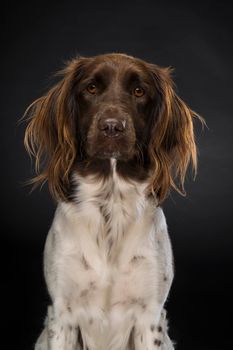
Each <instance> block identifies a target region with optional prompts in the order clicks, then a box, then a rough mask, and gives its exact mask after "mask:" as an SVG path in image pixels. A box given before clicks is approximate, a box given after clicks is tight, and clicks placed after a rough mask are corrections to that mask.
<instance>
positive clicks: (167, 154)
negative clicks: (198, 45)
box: [25, 54, 203, 202]
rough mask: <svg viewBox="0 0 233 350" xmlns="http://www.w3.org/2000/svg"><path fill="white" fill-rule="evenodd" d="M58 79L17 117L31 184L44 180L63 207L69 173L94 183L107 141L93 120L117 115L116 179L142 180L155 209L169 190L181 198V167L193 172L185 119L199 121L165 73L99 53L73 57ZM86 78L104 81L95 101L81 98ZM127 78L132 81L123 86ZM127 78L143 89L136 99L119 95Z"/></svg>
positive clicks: (193, 148)
mask: <svg viewBox="0 0 233 350" xmlns="http://www.w3.org/2000/svg"><path fill="white" fill-rule="evenodd" d="M60 74H61V76H62V80H61V81H60V82H59V83H58V84H57V85H55V86H54V87H53V88H52V89H51V90H50V91H49V92H48V93H47V94H46V95H45V96H43V97H41V98H39V99H38V100H36V101H35V102H33V103H32V104H31V105H30V106H29V107H28V109H27V110H26V112H25V116H26V117H27V118H28V120H29V124H28V126H27V129H26V133H25V147H26V149H27V151H28V152H29V154H31V155H33V156H34V157H35V159H36V172H37V176H36V177H35V178H33V179H32V180H31V183H33V184H35V185H37V184H41V183H44V182H45V181H48V186H49V189H50V191H51V193H52V195H53V196H54V197H55V198H56V199H62V200H68V198H69V183H70V175H71V172H72V171H74V169H77V171H80V172H82V173H85V171H86V173H90V172H94V173H98V172H99V174H98V175H99V176H101V172H102V169H103V168H104V169H105V170H106V171H107V172H108V169H109V171H110V167H108V166H104V167H103V164H105V163H106V156H104V155H103V154H102V153H103V150H104V149H105V148H106V147H109V142H110V141H109V139H106V138H103V136H102V134H100V132H97V129H98V127H97V124H98V118H106V115H110V114H112V115H113V116H114V118H116V119H117V118H118V119H119V118H122V115H123V114H124V118H125V119H126V120H127V128H126V130H125V132H124V133H122V134H121V135H120V142H119V141H118V143H117V145H114V147H115V148H116V147H119V149H120V157H119V161H118V165H117V167H118V170H119V173H120V174H121V175H122V176H125V177H127V178H129V179H130V178H132V177H138V179H139V180H142V179H145V178H146V177H149V186H148V194H150V193H153V194H154V193H155V194H156V195H157V196H158V199H159V202H162V201H163V200H164V199H165V198H166V196H167V195H168V193H169V190H170V188H172V187H173V188H174V189H176V190H177V191H179V192H180V193H183V194H184V179H185V174H186V171H187V168H188V165H189V163H191V165H192V166H193V168H194V171H196V167H197V155H196V145H195V139H194V132H193V118H194V117H196V118H198V119H199V120H200V121H201V122H203V119H202V118H201V117H200V116H198V115H197V114H196V113H195V112H193V111H192V110H191V109H190V108H189V107H188V106H187V105H186V104H185V103H184V102H183V101H182V99H181V98H180V97H178V96H177V94H176V92H175V91H174V87H173V82H172V79H171V69H169V68H161V67H158V66H157V65H154V64H150V63H147V62H145V61H142V60H139V59H136V58H134V57H131V56H127V55H124V54H106V55H100V56H96V57H90V58H83V57H81V58H76V59H74V60H72V61H71V62H69V63H68V65H67V67H66V68H65V69H64V70H63V71H62V72H61V73H60ZM94 74H95V76H96V77H99V76H100V78H101V79H103V78H104V79H106V81H104V82H102V83H101V84H102V85H101V84H100V86H104V89H105V90H103V89H102V90H103V91H104V92H101V91H102V90H101V89H100V92H99V93H98V94H97V96H96V97H95V99H93V98H94V97H93V96H91V95H90V94H88V93H87V92H86V86H87V83H88V78H89V77H90V76H93V75H94ZM101 74H102V75H101ZM127 74H131V76H132V77H131V78H129V79H128V81H127V82H126V80H125V79H126V78H125V77H126V76H127ZM134 75H135V76H136V78H135V77H134ZM100 78H99V79H100ZM130 79H131V80H130ZM135 79H140V81H142V82H143V84H144V85H145V87H146V88H145V92H146V94H145V96H144V97H142V98H139V99H137V98H132V96H131V95H130V94H128V93H127V88H128V87H127V86H128V85H127V84H131V85H132V84H133V82H134V81H135ZM104 84H105V85H104ZM119 84H121V85H119ZM106 86H107V87H106ZM119 86H121V87H122V89H121V91H119ZM132 86H133V85H132ZM130 91H131V90H130ZM93 101H94V102H93ZM111 106H115V107H114V108H113V107H111ZM111 142H112V140H111ZM101 152H102V153H101ZM135 169H136V171H135Z"/></svg>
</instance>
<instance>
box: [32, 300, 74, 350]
mask: <svg viewBox="0 0 233 350" xmlns="http://www.w3.org/2000/svg"><path fill="white" fill-rule="evenodd" d="M78 332H79V329H78V327H74V326H72V325H71V324H69V323H67V322H64V321H63V319H62V317H57V315H56V312H54V306H49V307H48V315H47V318H46V322H45V328H44V330H43V332H42V334H41V336H40V338H39V339H38V341H37V344H36V347H35V350H77V349H79V347H78V344H77V343H78Z"/></svg>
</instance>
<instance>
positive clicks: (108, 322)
mask: <svg viewBox="0 0 233 350" xmlns="http://www.w3.org/2000/svg"><path fill="white" fill-rule="evenodd" d="M144 187H145V186H141V187H139V186H138V187H137V186H135V184H134V185H133V184H131V185H126V184H125V183H123V182H122V183H121V182H120V181H118V183H116V182H114V183H113V182H110V183H105V184H96V183H88V184H85V183H84V184H82V185H81V186H80V187H79V198H78V199H79V202H78V204H62V205H61V206H60V208H59V209H58V211H57V215H56V216H57V217H55V221H54V225H53V226H54V230H55V231H56V233H57V234H58V236H59V235H61V234H62V239H61V240H59V237H58V238H56V239H57V245H59V244H61V242H62V245H63V247H62V248H61V247H60V248H59V247H57V251H59V257H58V260H59V261H61V262H62V271H61V272H60V273H59V278H60V279H62V281H61V283H60V285H61V288H62V289H63V290H61V291H60V293H61V294H63V296H64V297H65V298H66V300H67V301H66V302H65V303H66V305H68V306H67V308H68V310H70V312H71V314H72V317H75V318H77V321H78V323H79V324H80V325H82V328H83V329H89V330H90V329H92V332H95V331H96V332H97V333H99V331H100V329H99V327H100V324H101V325H102V326H101V327H102V330H103V329H104V328H106V332H104V331H103V332H102V334H105V335H104V337H106V334H108V333H109V332H110V333H111V332H113V333H114V332H116V331H117V328H119V327H120V326H121V327H122V325H124V323H125V324H127V325H130V324H133V319H134V317H135V316H136V315H135V314H137V316H138V314H140V313H143V312H145V310H146V308H147V305H148V304H149V303H150V300H151V299H152V297H154V296H155V293H156V291H155V289H156V286H155V284H154V283H153V284H151V277H152V276H153V279H156V275H157V273H158V271H157V268H156V263H155V260H156V257H155V250H154V244H153V240H154V237H153V232H152V231H153V216H154V215H153V214H154V213H153V209H154V208H153V207H152V206H151V204H150V203H148V202H147V200H146V199H145V196H144ZM90 327H91V328H90ZM96 327H97V328H96ZM107 330H108V331H107ZM122 331H123V330H122ZM110 333H109V334H110ZM92 336H93V335H92ZM102 341H103V339H102Z"/></svg>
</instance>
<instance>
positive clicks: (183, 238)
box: [1, 0, 233, 350]
mask: <svg viewBox="0 0 233 350" xmlns="http://www.w3.org/2000/svg"><path fill="white" fill-rule="evenodd" d="M1 6H2V5H1ZM3 11H4V12H3V13H4V17H5V18H4V19H5V21H4V28H3V30H2V31H1V34H3V40H2V41H1V49H2V50H1V97H2V101H1V123H2V127H1V166H2V170H1V187H2V189H1V213H2V219H1V220H2V221H1V227H2V228H3V229H2V232H1V257H2V263H1V275H2V276H1V282H2V283H1V290H2V292H3V297H2V299H1V302H2V307H3V309H4V310H5V314H4V315H3V314H2V320H3V323H4V328H5V329H4V328H3V327H2V329H3V330H4V333H3V337H1V345H4V349H5V348H6V349H15V348H16V347H17V349H32V346H33V343H34V342H35V340H36V338H37V336H38V334H39V332H40V330H41V328H42V323H43V318H44V316H45V313H46V305H47V303H48V296H47V293H46V288H45V284H44V280H43V273H42V252H43V245H44V241H45V238H46V234H47V231H48V228H49V226H50V224H51V221H52V218H53V213H54V208H55V205H54V203H53V202H52V200H51V198H50V196H49V194H48V192H47V188H46V186H45V187H44V188H43V190H42V191H39V190H37V191H36V192H33V193H32V194H31V195H29V188H27V187H24V186H22V183H23V181H25V180H26V179H27V178H29V177H30V176H31V174H32V164H31V162H30V160H29V158H28V156H27V155H26V153H25V151H24V148H23V132H24V125H20V126H17V120H18V119H19V118H20V117H21V116H22V114H23V112H24V110H25V108H26V107H27V106H28V105H29V104H30V103H31V102H32V101H33V100H34V99H35V98H37V97H39V96H41V95H42V94H43V93H44V92H45V91H46V90H47V89H48V88H49V86H51V79H50V77H51V75H52V74H53V73H54V72H55V71H56V70H58V69H59V68H61V67H62V66H63V62H64V61H65V60H67V59H69V58H71V57H73V56H75V55H76V54H77V53H78V54H81V55H95V54H100V53H106V52H113V51H114V52H125V53H128V54H131V55H135V56H138V57H140V58H143V59H146V60H148V61H151V62H153V63H157V64H160V65H162V66H172V67H175V69H176V70H175V74H174V79H175V82H176V85H177V86H178V92H179V94H180V95H181V97H182V98H183V99H184V100H185V101H186V102H187V103H188V104H189V105H190V106H191V107H192V108H193V109H194V110H196V111H197V112H198V113H200V114H201V115H202V116H204V118H205V119H206V122H207V124H208V127H209V129H206V130H205V131H204V132H202V131H201V127H200V126H198V125H196V134H197V142H198V148H199V171H198V176H197V178H196V181H195V182H193V181H192V180H191V177H190V176H189V177H188V179H187V182H186V190H187V197H185V198H183V197H181V196H179V195H177V194H175V193H172V196H171V197H170V198H169V199H168V200H167V201H166V203H165V204H164V210H165V214H166V217H167V222H168V227H169V232H170V236H171V240H172V244H173V250H174V256H175V266H176V276H175V280H174V283H173V286H172V290H171V293H170V296H169V301H168V304H167V309H168V312H169V319H170V334H171V337H172V338H173V339H174V340H175V341H176V342H177V349H178V350H187V349H188V350H197V349H198V350H207V349H208V350H209V349H211V350H213V349H218V350H219V349H228V348H231V346H232V344H233V342H232V336H231V331H232V329H231V323H232V312H231V309H230V303H231V299H232V291H233V290H232V288H231V280H232V260H233V256H232V243H233V232H232V199H233V198H232V195H233V188H232V170H233V165H232V151H233V149H232V136H233V134H232V131H233V116H232V107H233V94H232V93H233V89H232V78H233V77H232V62H233V50H232V25H231V22H232V9H231V5H230V4H228V1H218V2H214V1H203V2H202V3H201V2H200V3H198V2H193V3H192V2H188V1H186V2H178V1H177V2H176V1H171V2H165V1H149V0H145V1H138V0H134V1H129V0H127V1H122V2H116V1H114V2H112V3H111V1H106V2H103V1H96V2H93V3H92V2H90V1H66V2H65V1H63V2H62V1H57V2H56V3H53V2H51V1H47V2H45V1H40V2H39V1H38V2H33V1H31V2H28V3H26V2H25V3H22V2H18V4H13V3H11V2H8V5H7V6H5V7H4V9H3ZM4 336H5V337H4Z"/></svg>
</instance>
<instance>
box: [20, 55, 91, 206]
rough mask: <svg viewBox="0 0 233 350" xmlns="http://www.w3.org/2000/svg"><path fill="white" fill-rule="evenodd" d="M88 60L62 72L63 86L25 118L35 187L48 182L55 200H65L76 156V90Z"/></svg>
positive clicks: (79, 60) (72, 63)
mask: <svg viewBox="0 0 233 350" xmlns="http://www.w3.org/2000/svg"><path fill="white" fill-rule="evenodd" d="M87 62H88V58H83V57H80V58H76V59H73V60H72V61H70V62H69V63H68V64H67V66H66V67H65V68H64V69H63V70H62V71H60V72H59V76H62V79H61V81H60V82H58V83H57V85H55V86H54V87H52V88H51V90H50V91H48V93H47V94H46V95H45V96H42V97H41V98H39V99H37V100H36V101H34V102H33V103H32V104H31V105H30V106H29V107H28V108H27V110H26V112H25V114H24V117H25V118H26V120H27V121H28V122H29V123H28V126H27V128H26V132H25V137H24V145H25V148H26V150H27V152H28V153H29V154H30V156H33V157H35V170H36V176H35V177H34V178H33V179H31V180H30V183H31V184H33V185H34V186H36V185H39V184H43V183H44V182H46V181H48V186H49V190H50V192H51V194H52V195H53V197H54V198H55V199H63V200H66V186H67V184H68V179H69V175H70V171H71V169H72V166H73V163H74V161H75V159H76V154H77V147H78V145H77V118H78V101H77V94H76V93H75V90H76V88H77V84H78V82H79V81H80V79H81V77H82V75H83V72H84V71H85V66H86V64H87Z"/></svg>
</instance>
